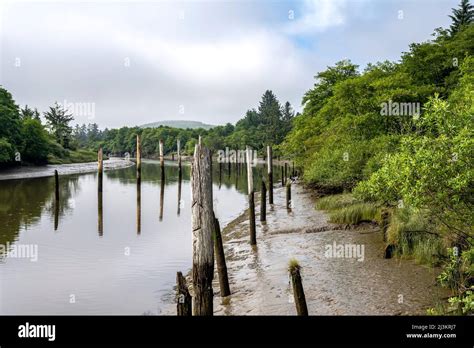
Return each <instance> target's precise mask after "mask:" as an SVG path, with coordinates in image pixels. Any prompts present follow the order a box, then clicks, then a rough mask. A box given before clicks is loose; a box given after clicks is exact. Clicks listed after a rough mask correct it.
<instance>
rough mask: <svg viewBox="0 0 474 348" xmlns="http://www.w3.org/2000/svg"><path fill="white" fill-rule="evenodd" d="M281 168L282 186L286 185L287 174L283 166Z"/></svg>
mask: <svg viewBox="0 0 474 348" xmlns="http://www.w3.org/2000/svg"><path fill="white" fill-rule="evenodd" d="M280 168H281V187H285V174H284V173H283V166H280Z"/></svg>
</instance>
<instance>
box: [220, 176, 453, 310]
mask: <svg viewBox="0 0 474 348" xmlns="http://www.w3.org/2000/svg"><path fill="white" fill-rule="evenodd" d="M274 196H275V197H274V200H275V204H274V206H273V207H271V208H270V210H269V211H267V222H266V223H263V224H262V223H261V222H260V221H258V220H259V217H260V215H259V208H258V205H257V209H256V215H257V247H256V248H252V247H251V246H250V244H249V232H248V230H249V229H248V221H247V214H246V212H245V213H244V214H243V215H242V216H240V217H239V218H237V219H236V220H234V221H233V222H232V223H230V224H228V225H227V226H226V227H225V228H224V230H223V238H224V247H225V252H226V259H227V267H228V273H229V277H230V282H231V284H230V287H231V291H232V295H231V296H229V297H228V298H225V299H221V298H220V297H219V284H218V282H217V275H216V277H215V284H214V291H215V305H214V306H215V307H214V308H215V314H216V315H295V314H296V310H295V304H294V303H293V295H292V294H291V287H290V284H289V278H288V271H287V267H288V261H289V260H290V259H291V258H296V259H297V260H298V261H299V263H300V265H301V266H302V268H303V270H302V277H303V286H304V290H305V294H306V301H307V304H308V310H309V313H310V315H415V314H426V309H427V308H429V307H432V306H433V305H434V304H435V303H436V302H437V301H439V299H440V298H441V297H444V296H446V295H447V294H446V292H445V291H444V290H443V289H441V288H439V287H438V286H436V284H435V275H436V272H437V271H436V270H433V269H429V268H427V267H423V266H420V265H417V264H415V262H414V261H409V260H396V259H390V260H386V259H383V258H382V255H383V246H384V245H383V242H382V236H381V232H380V230H379V229H378V227H377V226H374V225H372V224H365V225H363V226H362V227H358V228H357V229H352V228H351V229H348V226H338V225H333V224H330V223H328V217H327V215H326V214H325V213H324V212H322V211H318V210H315V209H314V197H313V195H312V194H311V192H310V191H308V190H305V189H304V188H303V187H302V186H301V185H293V192H292V197H293V208H292V209H291V210H290V211H287V209H286V206H285V192H284V190H283V189H282V188H278V189H276V190H275V191H274ZM256 202H259V200H258V199H256ZM334 243H336V245H341V244H343V245H348V244H354V245H357V246H359V248H361V247H362V246H363V251H364V253H363V257H361V256H360V255H359V257H357V255H353V257H347V255H346V257H345V258H338V257H327V255H326V246H328V245H334ZM360 250H362V249H360Z"/></svg>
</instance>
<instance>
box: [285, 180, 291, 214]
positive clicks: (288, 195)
mask: <svg viewBox="0 0 474 348" xmlns="http://www.w3.org/2000/svg"><path fill="white" fill-rule="evenodd" d="M286 209H291V181H290V180H289V179H288V180H287V182H286Z"/></svg>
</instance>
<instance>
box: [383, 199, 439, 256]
mask: <svg viewBox="0 0 474 348" xmlns="http://www.w3.org/2000/svg"><path fill="white" fill-rule="evenodd" d="M387 240H388V242H389V243H391V244H394V245H395V246H396V250H397V254H398V255H399V256H401V257H408V258H414V259H415V260H416V261H417V262H419V263H424V264H436V263H438V262H439V259H440V258H439V257H440V255H443V254H444V253H445V250H446V246H445V245H444V241H443V239H442V238H440V237H439V236H437V235H436V234H432V233H431V230H430V226H429V225H428V222H427V220H426V218H425V217H424V216H423V214H422V212H419V211H413V210H410V209H406V208H405V209H397V210H395V212H394V214H393V215H392V217H391V219H390V225H389V227H388V230H387Z"/></svg>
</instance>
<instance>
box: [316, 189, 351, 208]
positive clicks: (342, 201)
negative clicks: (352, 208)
mask: <svg viewBox="0 0 474 348" xmlns="http://www.w3.org/2000/svg"><path fill="white" fill-rule="evenodd" d="M355 201H356V200H355V198H354V197H353V196H352V194H350V193H342V194H338V195H330V196H325V197H322V198H320V199H318V201H317V202H316V208H317V209H321V210H333V209H339V208H343V207H346V206H348V205H351V204H354V202H355Z"/></svg>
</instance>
